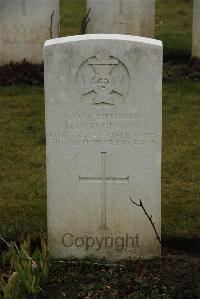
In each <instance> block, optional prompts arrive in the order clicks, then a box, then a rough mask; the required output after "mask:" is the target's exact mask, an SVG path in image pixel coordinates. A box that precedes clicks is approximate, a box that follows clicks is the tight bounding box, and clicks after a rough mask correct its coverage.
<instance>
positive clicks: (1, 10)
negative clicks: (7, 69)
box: [0, 0, 59, 65]
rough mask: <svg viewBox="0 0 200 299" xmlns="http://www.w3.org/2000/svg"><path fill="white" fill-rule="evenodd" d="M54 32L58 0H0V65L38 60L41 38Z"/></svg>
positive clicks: (39, 57) (48, 36)
mask: <svg viewBox="0 0 200 299" xmlns="http://www.w3.org/2000/svg"><path fill="white" fill-rule="evenodd" d="M52 16H53V17H52ZM58 35H59V0H0V37H1V38H0V65H4V64H7V63H10V62H20V63H21V62H22V61H23V60H24V59H25V60H27V61H29V62H31V63H41V62H42V60H43V51H42V50H43V45H44V42H45V41H46V40H47V39H50V38H51V37H52V38H54V37H58Z"/></svg>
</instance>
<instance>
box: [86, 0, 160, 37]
mask: <svg viewBox="0 0 200 299" xmlns="http://www.w3.org/2000/svg"><path fill="white" fill-rule="evenodd" d="M89 9H90V14H89V19H90V21H89V23H88V26H87V33H117V34H118V33H120V34H130V35H138V36H145V37H154V29H155V28H154V27H155V0H87V10H89Z"/></svg>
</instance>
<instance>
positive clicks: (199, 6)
mask: <svg viewBox="0 0 200 299" xmlns="http://www.w3.org/2000/svg"><path fill="white" fill-rule="evenodd" d="M192 56H193V57H198V58H200V0H194V11H193V45H192Z"/></svg>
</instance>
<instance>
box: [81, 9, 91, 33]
mask: <svg viewBox="0 0 200 299" xmlns="http://www.w3.org/2000/svg"><path fill="white" fill-rule="evenodd" d="M90 11H91V8H89V10H88V12H87V14H86V16H85V17H84V18H83V21H82V24H81V30H80V33H81V34H85V32H86V29H87V25H88V23H89V22H90V18H89V15H90Z"/></svg>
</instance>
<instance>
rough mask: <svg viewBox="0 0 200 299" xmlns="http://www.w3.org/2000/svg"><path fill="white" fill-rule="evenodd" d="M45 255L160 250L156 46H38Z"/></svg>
mask: <svg viewBox="0 0 200 299" xmlns="http://www.w3.org/2000/svg"><path fill="white" fill-rule="evenodd" d="M44 61H45V92H46V138H47V188H48V236H49V246H50V252H51V255H52V256H53V257H59V258H66V257H70V256H74V257H78V258H81V257H85V256H95V257H97V258H102V257H105V258H107V259H108V260H119V259H123V258H138V257H153V256H158V255H159V254H160V245H159V243H158V241H157V240H156V237H155V234H154V231H153V228H152V227H151V225H150V223H149V220H148V219H147V217H146V216H145V214H144V212H143V211H142V209H141V208H139V207H136V206H134V205H133V204H132V203H131V202H130V197H132V198H133V199H134V200H135V201H139V199H142V201H143V204H144V206H145V208H146V210H147V211H148V212H149V214H150V215H152V217H153V221H154V223H155V226H156V228H157V231H158V233H160V202H161V199H160V192H161V185H160V184H161V128H162V123H161V114H162V112H161V109H162V104H161V91H162V43H161V42H160V41H157V40H153V39H147V38H140V37H132V36H127V35H105V34H102V35H101V34H99V35H98V34H97V35H83V36H74V37H66V38H60V39H55V40H51V41H47V42H46V43H45V47H44Z"/></svg>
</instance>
